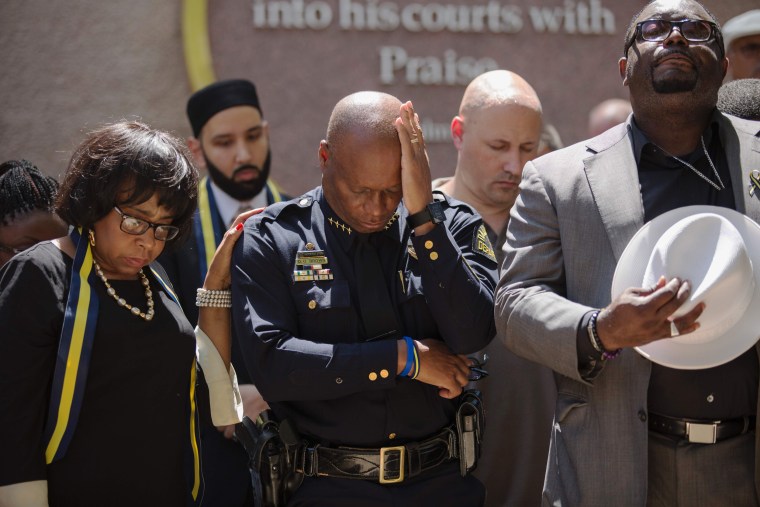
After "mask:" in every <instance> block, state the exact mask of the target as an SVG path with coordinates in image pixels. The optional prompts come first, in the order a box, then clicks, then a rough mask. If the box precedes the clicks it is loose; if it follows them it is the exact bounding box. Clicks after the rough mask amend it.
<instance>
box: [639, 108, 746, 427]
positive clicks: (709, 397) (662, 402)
mask: <svg viewBox="0 0 760 507" xmlns="http://www.w3.org/2000/svg"><path fill="white" fill-rule="evenodd" d="M631 134H632V136H633V149H634V155H635V156H636V159H637V162H638V167H639V182H640V184H641V197H642V200H643V202H644V220H645V222H648V221H650V220H652V219H653V218H655V217H657V216H659V215H661V214H663V213H665V212H667V211H670V210H673V209H676V208H680V207H683V206H691V205H695V204H702V205H705V204H706V205H712V206H722V207H725V208H730V209H736V204H735V202H734V193H733V188H732V185H731V176H730V174H729V171H728V164H727V162H726V157H725V151H724V149H723V145H722V143H721V140H720V133H719V131H718V123H717V122H712V123H711V124H710V125H709V126H708V128H707V130H706V131H705V132H704V134H703V135H702V137H703V139H704V142H705V146H706V148H707V153H708V154H709V159H708V157H707V156H706V155H705V152H704V150H703V148H702V145H701V143H700V145H699V146H698V147H697V148H696V149H695V150H694V151H693V152H692V153H689V154H687V155H684V156H678V158H680V159H682V160H684V161H686V162H688V163H690V164H691V165H692V166H694V168H695V169H697V170H698V171H699V172H701V173H702V174H703V175H704V176H705V177H707V178H709V179H710V180H711V181H714V182H715V183H716V184H718V185H719V181H722V183H723V185H724V186H725V188H724V189H722V190H717V189H715V188H714V187H713V186H712V185H710V184H709V183H707V182H706V181H705V180H704V179H703V178H701V177H700V176H698V175H697V174H696V173H695V172H694V171H693V170H692V169H690V168H689V167H687V166H686V165H685V164H683V163H682V162H679V161H678V160H676V159H674V158H673V157H672V156H670V155H668V154H667V153H665V152H663V151H662V149H660V148H659V147H657V146H655V145H654V144H653V143H651V142H650V141H649V140H648V139H647V138H646V136H645V135H644V133H643V132H642V131H641V130H639V129H638V127H637V126H636V123H635V121H632V122H631ZM710 160H712V162H713V165H714V166H715V169H716V170H717V172H718V175H719V177H720V178H719V179H718V178H717V177H716V176H715V174H714V172H713V169H712V167H711V165H710ZM757 389H758V358H757V352H756V350H755V348H754V347H752V348H750V349H749V350H748V351H747V352H745V353H744V354H742V355H741V356H739V357H737V358H736V359H734V360H733V361H729V362H728V363H725V364H723V365H720V366H716V367H714V368H708V369H704V370H679V369H675V368H668V367H666V366H661V365H659V364H657V363H652V375H651V377H650V379H649V392H648V400H649V410H650V411H651V412H654V413H657V414H663V415H669V416H672V417H678V418H693V419H710V420H720V419H728V418H734V417H740V416H744V415H754V414H755V412H756V407H757Z"/></svg>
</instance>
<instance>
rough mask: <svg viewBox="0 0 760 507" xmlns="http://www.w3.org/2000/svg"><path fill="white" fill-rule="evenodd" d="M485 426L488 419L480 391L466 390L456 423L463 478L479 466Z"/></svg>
mask: <svg viewBox="0 0 760 507" xmlns="http://www.w3.org/2000/svg"><path fill="white" fill-rule="evenodd" d="M485 425H486V418H485V412H484V410H483V402H482V400H481V396H480V391H476V390H474V389H467V390H465V391H464V392H463V393H462V395H461V396H460V400H459V407H457V412H456V421H455V426H456V431H457V452H458V457H459V473H460V474H461V475H462V477H464V476H466V475H467V474H468V473H470V472H472V471H473V470H475V468H476V467H477V465H478V458H479V457H480V445H481V442H482V440H483V431H484V430H485Z"/></svg>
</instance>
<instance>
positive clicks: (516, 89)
mask: <svg viewBox="0 0 760 507" xmlns="http://www.w3.org/2000/svg"><path fill="white" fill-rule="evenodd" d="M500 105H518V106H523V107H527V108H529V109H533V110H535V111H536V112H538V113H541V101H539V100H538V95H536V92H535V90H534V89H533V87H532V86H530V85H529V84H528V82H527V81H525V80H524V79H523V78H522V77H520V76H519V75H517V74H515V73H514V72H510V71H508V70H492V71H491V72H486V73H484V74H481V75H479V76H478V77H476V78H475V79H473V80H472V82H470V84H469V85H468V86H467V89H465V91H464V96H463V97H462V103H461V104H460V105H459V116H461V117H463V118H467V115H468V114H471V113H473V112H477V111H480V110H481V109H483V108H487V107H493V106H500Z"/></svg>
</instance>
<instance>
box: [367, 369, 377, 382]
mask: <svg viewBox="0 0 760 507" xmlns="http://www.w3.org/2000/svg"><path fill="white" fill-rule="evenodd" d="M369 379H370V380H371V381H372V382H374V381H375V380H377V373H375V372H374V371H373V372H370V374H369Z"/></svg>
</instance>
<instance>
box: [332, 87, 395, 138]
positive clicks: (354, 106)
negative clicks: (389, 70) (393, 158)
mask: <svg viewBox="0 0 760 507" xmlns="http://www.w3.org/2000/svg"><path fill="white" fill-rule="evenodd" d="M400 106H401V101H400V100H399V99H397V98H396V97H394V96H393V95H388V94H387V93H381V92H373V91H365V92H357V93H353V94H351V95H348V96H347V97H344V98H343V99H341V100H340V101H339V102H338V103H337V104H336V105H335V108H333V112H332V114H331V115H330V121H329V123H328V124H327V138H326V141H327V144H328V145H329V146H330V149H331V150H333V151H334V152H335V151H340V149H341V147H342V146H344V145H345V144H346V142H347V141H348V140H349V139H350V140H351V142H352V145H353V146H355V143H360V144H364V143H367V142H373V143H378V142H380V143H382V142H388V141H393V142H395V143H396V144H398V142H399V141H398V132H397V131H396V127H394V121H395V119H396V118H397V117H398V115H399V107H400Z"/></svg>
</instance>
